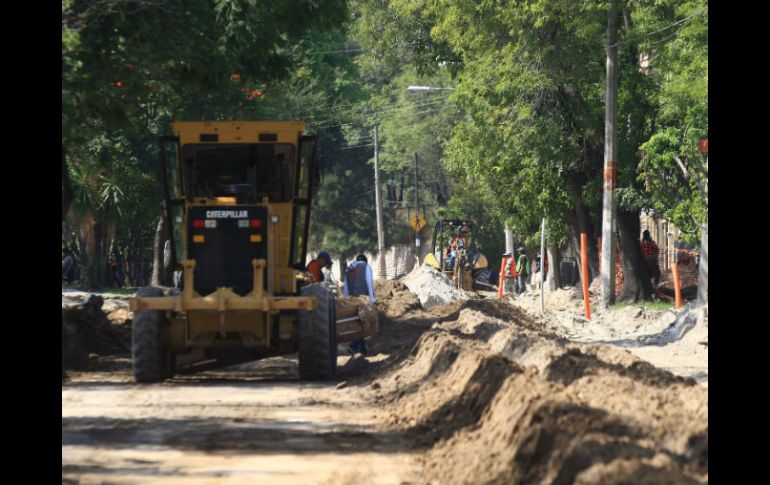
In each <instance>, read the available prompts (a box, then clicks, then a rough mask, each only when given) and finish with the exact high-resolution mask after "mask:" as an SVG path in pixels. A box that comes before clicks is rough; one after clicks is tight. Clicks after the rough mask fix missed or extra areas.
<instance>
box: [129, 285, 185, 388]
mask: <svg viewBox="0 0 770 485" xmlns="http://www.w3.org/2000/svg"><path fill="white" fill-rule="evenodd" d="M136 296H142V297H155V296H164V294H163V290H162V289H160V288H156V287H152V286H148V287H146V288H140V289H139V291H137V292H136ZM164 325H168V322H167V321H166V317H165V312H164V311H161V310H145V311H140V312H136V315H134V321H133V325H132V332H131V361H132V365H133V371H134V380H135V381H136V382H160V381H162V380H164V379H167V378H169V377H171V376H172V375H173V374H174V360H175V359H174V355H173V354H172V353H171V351H170V350H169V349H168V348H166V346H164V344H163V339H162V335H161V332H162V329H163V326H164Z"/></svg>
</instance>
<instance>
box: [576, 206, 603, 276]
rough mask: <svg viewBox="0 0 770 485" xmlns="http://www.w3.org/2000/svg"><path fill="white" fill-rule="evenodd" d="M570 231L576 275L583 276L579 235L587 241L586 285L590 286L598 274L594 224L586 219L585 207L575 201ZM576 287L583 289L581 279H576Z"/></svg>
mask: <svg viewBox="0 0 770 485" xmlns="http://www.w3.org/2000/svg"><path fill="white" fill-rule="evenodd" d="M570 230H571V232H572V238H571V243H572V248H573V251H574V253H575V254H577V255H578V257H577V258H575V259H576V260H577V269H578V274H580V275H582V274H583V268H582V263H581V258H580V233H581V232H585V233H586V239H587V240H588V248H587V249H588V283H589V284H590V283H591V281H593V279H594V277H595V276H596V275H598V274H599V256H598V252H597V249H596V236H595V231H594V224H592V223H591V221H590V219H589V217H588V211H587V210H586V207H585V205H584V204H583V203H582V202H580V201H577V202H576V204H575V210H574V212H573V220H572V224H571V225H570ZM577 287H578V288H582V287H583V279H582V277H580V278H578V284H577Z"/></svg>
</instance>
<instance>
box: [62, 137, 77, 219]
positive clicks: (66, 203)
mask: <svg viewBox="0 0 770 485" xmlns="http://www.w3.org/2000/svg"><path fill="white" fill-rule="evenodd" d="M73 198H74V192H73V190H72V182H71V181H70V173H69V170H68V169H67V159H66V158H65V155H64V145H62V147H61V220H62V222H64V218H65V217H66V216H67V211H69V208H70V204H72V199H73Z"/></svg>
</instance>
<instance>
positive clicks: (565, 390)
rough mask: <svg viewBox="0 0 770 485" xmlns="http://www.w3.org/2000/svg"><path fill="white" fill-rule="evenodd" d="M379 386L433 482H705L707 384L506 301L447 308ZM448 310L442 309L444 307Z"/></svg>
mask: <svg viewBox="0 0 770 485" xmlns="http://www.w3.org/2000/svg"><path fill="white" fill-rule="evenodd" d="M442 310H443V317H440V318H437V319H435V320H434V322H433V324H432V326H431V327H430V328H429V329H427V330H426V331H424V332H423V333H422V335H421V337H420V338H419V340H418V341H417V343H416V345H415V346H414V347H413V348H412V350H411V354H410V356H409V358H408V359H406V360H405V361H404V362H402V363H401V365H398V366H395V367H394V368H393V369H391V371H390V372H387V373H385V375H383V376H382V377H381V378H380V379H378V380H377V381H376V383H375V385H373V386H372V387H373V388H375V390H373V391H372V392H374V396H373V399H375V400H376V401H377V402H380V403H384V404H385V405H386V410H387V412H388V415H389V422H390V423H391V426H392V427H393V428H394V429H396V430H398V431H399V432H400V433H403V434H404V435H407V436H412V437H414V439H415V442H416V443H415V444H416V446H417V447H418V448H419V449H423V450H425V453H424V454H423V462H424V463H423V466H424V468H423V469H424V473H425V476H424V478H425V481H427V482H431V483H582V484H598V483H608V482H612V483H617V482H628V483H703V482H705V481H707V480H708V391H707V389H706V388H705V387H703V386H699V385H697V384H696V382H695V381H694V380H692V379H683V378H681V377H678V376H676V375H674V374H672V373H671V372H667V371H665V370H661V369H658V368H656V367H654V366H652V365H650V364H649V363H647V362H644V361H640V360H639V359H638V358H637V357H635V356H634V355H633V354H631V353H629V352H628V351H626V350H623V349H619V348H617V347H612V346H608V345H594V344H577V343H570V342H569V341H567V340H566V339H564V338H560V337H558V336H555V335H552V334H549V333H547V332H543V331H541V330H539V329H538V324H537V323H536V322H535V321H534V319H532V318H529V317H527V316H526V315H525V314H523V313H520V312H516V311H515V310H513V311H512V309H510V307H507V305H504V304H502V303H500V302H497V301H491V300H481V301H468V302H463V303H459V304H457V305H455V306H454V307H443V309H442ZM437 313H438V312H437Z"/></svg>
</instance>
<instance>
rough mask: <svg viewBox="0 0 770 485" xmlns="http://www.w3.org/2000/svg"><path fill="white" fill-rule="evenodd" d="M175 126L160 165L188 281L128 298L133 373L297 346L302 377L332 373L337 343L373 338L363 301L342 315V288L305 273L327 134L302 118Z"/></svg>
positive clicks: (152, 373)
mask: <svg viewBox="0 0 770 485" xmlns="http://www.w3.org/2000/svg"><path fill="white" fill-rule="evenodd" d="M172 131H173V133H174V135H173V136H164V137H161V150H160V155H161V156H160V159H161V160H160V165H161V167H160V168H161V173H162V179H163V190H164V199H165V201H164V202H165V203H164V217H165V218H166V225H167V227H171V228H172V229H173V230H172V231H171V259H172V262H173V263H172V264H173V265H174V266H175V268H176V270H177V274H178V275H180V277H179V278H175V281H176V283H175V285H174V287H146V288H141V289H140V290H139V291H138V292H137V294H136V297H135V298H133V299H132V300H131V302H130V307H131V309H132V310H133V311H134V320H133V329H132V332H133V334H132V359H133V373H134V378H135V380H136V381H137V382H157V381H161V380H164V379H166V378H168V377H171V376H172V375H173V374H174V373H175V372H176V371H177V370H178V369H180V368H185V369H188V370H191V371H195V370H196V369H202V368H205V367H206V365H205V364H211V363H217V364H219V365H229V364H236V363H241V362H247V361H251V360H256V359H260V358H264V357H269V356H275V355H282V354H293V353H298V360H299V374H300V378H301V379H309V380H329V379H334V378H335V377H336V372H337V344H338V343H339V342H343V341H349V340H352V339H353V338H356V337H363V336H367V335H369V334H370V333H369V332H368V331H367V329H366V328H364V327H365V325H363V322H362V321H361V319H360V318H359V315H358V311H357V309H356V308H355V307H352V308H351V307H350V306H347V307H345V308H346V309H345V312H344V314H343V315H340V316H341V317H342V318H340V319H339V321H338V315H337V310H336V305H335V294H336V289H335V288H333V287H332V286H330V285H329V284H326V283H313V280H312V277H311V275H310V274H309V273H307V272H305V262H306V252H307V237H308V226H309V223H310V213H311V208H312V205H313V204H312V201H313V192H314V189H315V188H316V187H317V186H318V185H319V184H320V175H319V165H318V157H317V155H316V152H317V139H316V138H315V137H310V136H305V135H304V134H303V133H304V131H305V124H304V122H302V121H211V122H208V121H202V122H190V121H181V122H175V123H173V124H172ZM168 145H171V146H172V147H173V149H174V150H175V151H176V156H175V157H173V159H171V160H169V159H168V158H167V157H166V148H167V147H168ZM338 324H339V325H338Z"/></svg>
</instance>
